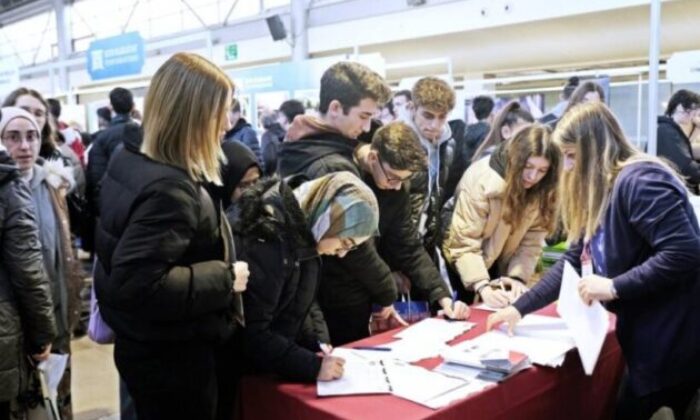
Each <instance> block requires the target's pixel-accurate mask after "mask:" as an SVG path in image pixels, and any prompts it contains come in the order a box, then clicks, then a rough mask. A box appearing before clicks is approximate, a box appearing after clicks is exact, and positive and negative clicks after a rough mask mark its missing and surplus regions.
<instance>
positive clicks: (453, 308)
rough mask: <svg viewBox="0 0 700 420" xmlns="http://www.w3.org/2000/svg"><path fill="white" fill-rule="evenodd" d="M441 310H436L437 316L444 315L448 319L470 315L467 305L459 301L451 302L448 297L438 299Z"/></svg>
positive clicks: (465, 317)
mask: <svg viewBox="0 0 700 420" xmlns="http://www.w3.org/2000/svg"><path fill="white" fill-rule="evenodd" d="M440 306H441V307H442V309H441V310H439V311H438V316H441V315H442V316H445V317H446V318H449V319H467V318H469V315H471V311H470V310H469V306H467V304H466V303H464V302H461V301H459V300H458V301H455V302H453V301H452V299H450V298H442V299H440Z"/></svg>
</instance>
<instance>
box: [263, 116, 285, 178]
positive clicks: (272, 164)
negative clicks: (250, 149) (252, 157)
mask: <svg viewBox="0 0 700 420" xmlns="http://www.w3.org/2000/svg"><path fill="white" fill-rule="evenodd" d="M286 134H287V132H286V131H284V128H282V126H281V125H280V124H278V123H274V124H272V127H270V128H269V129H268V130H267V131H265V132H264V133H263V135H262V138H261V139H260V149H261V150H262V152H261V153H262V160H263V166H264V167H265V175H274V174H275V173H276V172H277V152H278V151H279V148H280V146H281V145H282V142H283V141H284V136H285V135H286Z"/></svg>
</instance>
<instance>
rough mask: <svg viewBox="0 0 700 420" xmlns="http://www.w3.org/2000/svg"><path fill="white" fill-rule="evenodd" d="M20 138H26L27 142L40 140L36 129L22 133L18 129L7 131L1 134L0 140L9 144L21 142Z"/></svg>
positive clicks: (31, 142)
mask: <svg viewBox="0 0 700 420" xmlns="http://www.w3.org/2000/svg"><path fill="white" fill-rule="evenodd" d="M22 140H26V141H27V144H30V145H31V144H33V143H34V142H35V141H38V140H40V137H39V133H38V132H37V131H36V130H31V131H25V132H24V133H22V132H20V131H14V130H13V131H7V132H6V133H5V134H4V135H3V136H2V141H4V142H7V143H9V144H11V145H19V144H22Z"/></svg>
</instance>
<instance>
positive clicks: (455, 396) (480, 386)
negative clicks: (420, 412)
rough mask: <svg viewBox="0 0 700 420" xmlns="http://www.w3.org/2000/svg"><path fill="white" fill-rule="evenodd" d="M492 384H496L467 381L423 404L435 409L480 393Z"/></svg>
mask: <svg viewBox="0 0 700 420" xmlns="http://www.w3.org/2000/svg"><path fill="white" fill-rule="evenodd" d="M491 386H494V384H493V383H491V382H485V381H481V380H478V379H475V380H472V381H469V382H465V383H464V385H462V386H460V387H459V388H455V389H453V390H451V391H449V392H447V393H445V394H442V395H438V396H436V397H434V398H432V399H430V400H429V401H426V402H425V403H424V404H423V405H425V406H426V407H429V408H432V409H433V410H437V409H439V408H442V407H447V406H448V405H450V404H451V403H452V402H454V401H458V400H461V399H464V398H467V397H468V396H470V395H473V394H476V393H479V392H481V391H483V390H484V389H486V388H489V387H491Z"/></svg>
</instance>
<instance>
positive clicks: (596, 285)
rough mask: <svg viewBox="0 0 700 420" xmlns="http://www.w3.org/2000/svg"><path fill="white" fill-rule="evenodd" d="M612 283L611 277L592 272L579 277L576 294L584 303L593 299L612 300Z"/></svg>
mask: <svg viewBox="0 0 700 420" xmlns="http://www.w3.org/2000/svg"><path fill="white" fill-rule="evenodd" d="M612 285H613V282H612V280H611V279H609V278H606V277H601V276H597V275H595V274H593V275H590V276H586V277H584V278H582V279H581V281H580V282H579V283H578V294H579V295H581V299H583V301H584V302H585V303H586V305H590V304H592V303H593V301H594V300H599V301H601V302H605V301H607V300H613V299H615V296H613V294H612V290H611V289H612Z"/></svg>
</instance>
